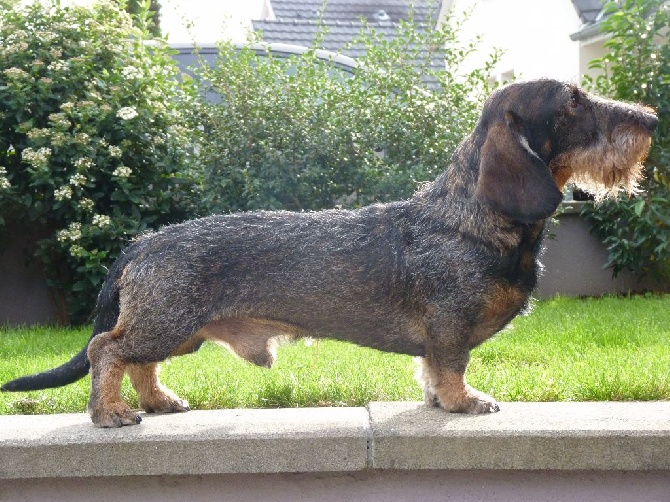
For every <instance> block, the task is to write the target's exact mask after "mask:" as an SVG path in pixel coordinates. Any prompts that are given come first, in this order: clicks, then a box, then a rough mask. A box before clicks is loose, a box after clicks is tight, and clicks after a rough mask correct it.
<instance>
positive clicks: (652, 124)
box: [641, 113, 658, 131]
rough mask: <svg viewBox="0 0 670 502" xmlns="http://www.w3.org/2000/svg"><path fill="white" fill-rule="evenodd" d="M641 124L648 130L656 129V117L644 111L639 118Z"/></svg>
mask: <svg viewBox="0 0 670 502" xmlns="http://www.w3.org/2000/svg"><path fill="white" fill-rule="evenodd" d="M641 122H642V125H643V126H644V127H646V128H647V129H648V130H649V131H653V130H654V129H656V126H657V125H658V117H657V116H656V115H653V114H651V113H645V114H644V116H643V117H642V119H641Z"/></svg>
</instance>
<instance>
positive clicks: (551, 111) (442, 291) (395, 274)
mask: <svg viewBox="0 0 670 502" xmlns="http://www.w3.org/2000/svg"><path fill="white" fill-rule="evenodd" d="M657 122H658V119H657V117H656V115H655V113H654V111H653V110H652V109H650V108H647V107H644V106H641V105H635V104H626V103H621V102H617V101H612V100H608V99H603V98H598V97H595V96H593V95H590V94H588V93H587V92H585V91H584V90H582V89H580V88H579V87H577V86H575V85H572V84H569V83H563V82H559V81H555V80H548V79H543V80H536V81H530V82H522V83H512V84H510V85H507V86H505V87H502V88H500V89H498V90H496V91H495V92H493V93H492V95H491V96H489V98H488V99H487V100H486V102H485V104H484V107H483V111H482V114H481V118H480V120H479V121H478V123H477V124H476V127H475V128H474V131H473V132H472V133H471V134H470V135H469V136H468V137H466V138H465V139H464V140H463V141H462V143H461V144H460V145H459V147H458V148H457V150H456V151H455V153H454V155H453V158H452V162H451V164H450V165H449V166H448V167H447V169H446V171H445V172H444V173H442V174H441V175H440V176H439V177H438V178H437V179H436V180H435V181H433V182H432V183H429V184H427V185H425V186H423V187H422V188H421V189H420V190H419V191H417V192H416V193H415V194H414V195H413V196H412V197H411V198H410V199H409V200H404V201H399V202H392V203H388V204H374V205H371V206H367V207H363V208H361V209H355V210H342V209H332V210H325V211H319V212H302V213H294V212H286V211H277V212H263V211H261V212H251V213H239V214H231V215H218V216H209V217H205V218H201V219H196V220H192V221H187V222H186V223H182V224H176V225H170V226H166V227H164V228H163V229H162V230H160V231H158V232H155V233H152V234H148V235H144V236H142V237H139V238H138V239H137V240H136V241H134V242H133V243H132V244H130V245H129V246H128V247H127V248H126V249H125V251H124V252H123V253H122V254H121V256H120V257H119V258H118V259H117V260H116V262H115V263H114V264H113V265H112V266H111V268H110V270H109V273H108V276H107V278H106V280H105V282H104V285H103V287H102V289H101V292H100V294H99V297H98V300H97V306H96V316H95V322H94V329H93V335H92V337H91V339H90V340H89V343H88V344H87V346H86V347H84V349H82V351H81V352H79V353H78V354H77V355H76V356H74V357H73V358H72V359H71V360H70V361H69V362H67V363H65V364H63V365H62V366H60V367H58V368H55V369H52V370H49V371H46V372H43V373H39V374H37V375H32V376H27V377H22V378H18V379H16V380H13V381H11V382H8V383H6V384H5V385H4V386H3V387H2V390H5V391H19V390H32V389H42V388H48V387H57V386H61V385H65V384H67V383H70V382H73V381H75V380H77V379H79V378H82V377H83V376H84V375H86V374H87V373H88V372H89V370H90V374H91V377H92V378H91V394H90V400H89V404H88V411H89V413H90V415H91V418H92V421H93V423H94V424H95V425H96V426H98V427H121V426H123V425H132V424H138V423H139V422H140V421H141V418H140V416H139V415H138V414H137V413H136V412H135V411H133V410H131V409H130V407H129V406H128V405H127V404H126V403H125V402H123V400H122V399H121V394H120V388H121V380H122V378H123V376H124V373H125V372H127V373H128V375H129V377H130V381H131V383H132V385H133V386H134V387H135V389H136V390H137V393H138V398H139V403H140V406H141V407H142V408H143V409H144V410H146V411H147V412H180V411H186V410H188V409H189V408H188V404H187V402H186V401H184V400H181V399H180V398H179V397H178V396H177V395H175V394H174V393H173V392H172V391H170V390H169V389H167V388H165V387H164V386H163V385H162V384H161V383H160V381H159V380H158V363H159V362H161V361H163V360H165V359H166V358H168V357H171V356H176V355H181V354H185V353H189V352H192V351H195V350H197V349H198V347H199V346H200V345H201V344H202V343H203V341H204V340H206V339H209V340H215V341H217V342H221V343H223V344H225V345H227V346H228V347H229V348H230V349H231V350H232V351H233V352H235V353H236V354H238V355H239V356H240V357H242V358H244V359H246V360H247V361H250V362H252V363H254V364H257V365H260V366H267V367H270V366H271V365H272V363H273V361H274V359H275V353H276V352H275V349H276V347H277V345H278V344H279V342H280V341H283V340H296V339H298V338H300V337H306V336H310V337H315V338H333V339H338V340H346V341H349V342H353V343H355V344H358V345H361V346H366V347H372V348H375V349H379V350H382V351H390V352H397V353H402V354H409V355H413V356H418V357H419V358H420V360H421V361H422V370H421V377H422V380H423V391H424V397H425V401H426V403H427V404H428V405H431V406H439V407H442V408H444V409H445V410H446V411H448V412H461V413H472V414H479V413H490V412H496V411H498V410H499V406H498V404H497V403H496V401H495V400H494V399H493V398H492V397H489V396H487V395H485V394H483V393H481V392H478V391H477V390H475V389H473V388H471V387H470V386H468V385H467V383H466V381H465V371H466V366H467V364H468V359H469V352H470V350H471V349H472V348H473V347H476V346H477V345H479V344H481V343H482V342H484V341H485V340H486V339H488V338H489V337H491V336H493V335H494V334H495V333H497V332H498V331H500V330H501V329H503V328H504V327H505V326H506V325H507V324H508V323H509V322H510V321H511V320H512V319H513V318H514V317H515V316H516V315H518V314H520V313H522V312H524V311H526V309H527V308H528V306H529V298H530V295H531V292H532V291H533V288H534V287H535V285H536V281H537V277H538V270H539V264H538V261H537V260H538V256H539V253H540V250H541V242H542V237H543V233H544V227H545V221H546V219H547V218H548V217H550V216H551V215H552V214H553V213H554V211H555V210H556V208H557V207H558V205H559V204H560V202H561V200H562V189H563V187H564V186H565V184H566V183H567V182H568V181H569V180H571V181H574V182H576V183H578V184H579V185H580V186H583V187H585V188H586V189H588V190H591V191H593V192H595V193H596V194H599V196H603V197H604V196H608V195H612V194H615V193H617V192H618V191H620V190H623V191H626V192H632V191H634V190H635V187H636V182H637V181H638V180H639V178H640V176H641V162H642V161H643V160H644V158H645V157H646V155H647V152H648V150H649V146H650V143H651V134H652V132H653V130H654V128H655V127H656V125H657Z"/></svg>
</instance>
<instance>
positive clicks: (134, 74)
mask: <svg viewBox="0 0 670 502" xmlns="http://www.w3.org/2000/svg"><path fill="white" fill-rule="evenodd" d="M121 75H123V78H125V79H126V80H135V79H139V78H142V70H140V69H139V68H135V67H134V66H126V67H125V68H123V69H122V70H121Z"/></svg>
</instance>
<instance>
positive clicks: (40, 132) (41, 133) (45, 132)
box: [26, 127, 51, 141]
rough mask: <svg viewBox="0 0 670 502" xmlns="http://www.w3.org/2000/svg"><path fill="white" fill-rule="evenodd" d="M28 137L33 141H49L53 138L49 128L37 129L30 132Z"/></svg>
mask: <svg viewBox="0 0 670 502" xmlns="http://www.w3.org/2000/svg"><path fill="white" fill-rule="evenodd" d="M26 135H27V136H28V137H29V138H30V139H32V140H33V141H35V140H40V139H47V138H49V137H50V136H51V130H50V129H49V128H47V127H45V128H40V127H35V128H34V129H31V130H30V131H28V132H27V133H26Z"/></svg>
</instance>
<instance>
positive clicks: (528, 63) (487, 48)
mask: <svg viewBox="0 0 670 502" xmlns="http://www.w3.org/2000/svg"><path fill="white" fill-rule="evenodd" d="M470 9H471V14H470V18H469V20H468V21H467V22H466V23H465V25H464V27H463V37H464V39H465V40H471V39H474V38H475V37H476V36H477V35H481V36H482V43H481V45H480V50H479V51H477V53H476V54H474V55H473V57H472V58H471V60H470V61H469V62H468V66H469V67H471V68H476V67H481V65H482V63H483V61H484V60H485V59H486V57H487V55H488V54H490V53H491V51H492V49H493V48H494V47H496V48H499V49H503V50H504V51H505V54H504V56H503V58H502V61H501V62H500V64H499V65H498V66H497V67H496V71H495V73H496V75H495V76H496V77H497V78H498V79H499V80H505V79H508V78H509V77H511V76H514V77H516V78H520V79H524V80H527V79H535V78H541V77H548V78H556V79H559V80H566V81H573V82H579V81H580V80H581V79H580V67H579V44H578V43H577V42H573V41H572V40H571V39H570V34H571V33H574V32H575V31H577V29H578V28H579V27H580V25H581V22H580V20H579V16H578V15H577V13H576V11H575V9H574V7H573V6H572V3H571V2H570V1H568V0H542V1H538V0H445V4H444V5H443V9H442V13H443V18H442V19H443V22H444V20H445V19H447V17H446V14H447V12H451V15H452V16H456V17H457V18H458V17H459V16H461V14H462V13H463V12H464V11H466V10H470Z"/></svg>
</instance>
